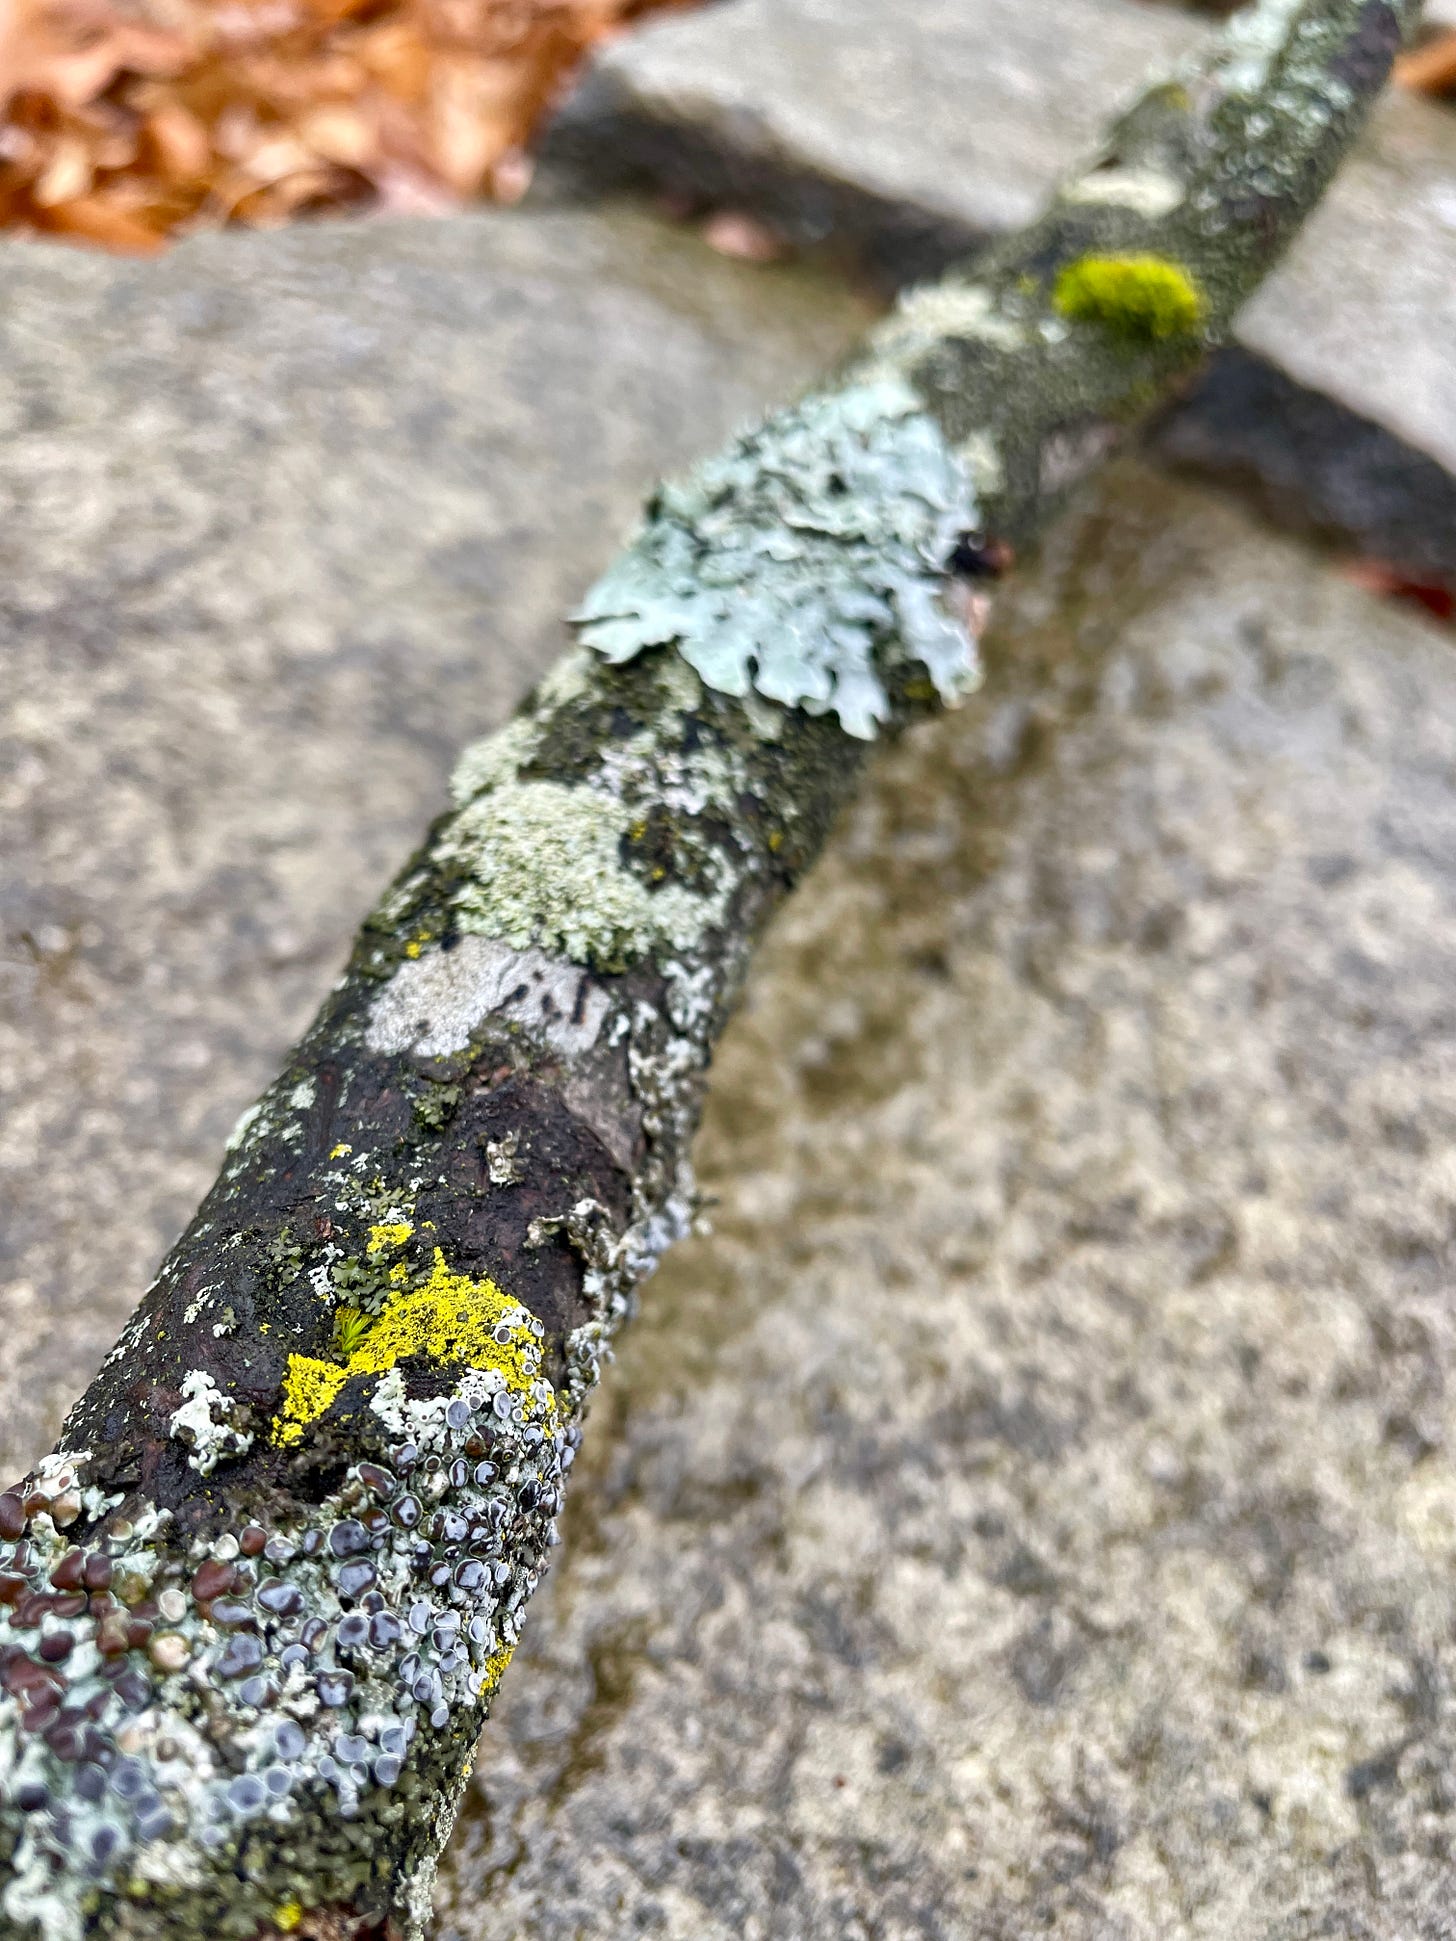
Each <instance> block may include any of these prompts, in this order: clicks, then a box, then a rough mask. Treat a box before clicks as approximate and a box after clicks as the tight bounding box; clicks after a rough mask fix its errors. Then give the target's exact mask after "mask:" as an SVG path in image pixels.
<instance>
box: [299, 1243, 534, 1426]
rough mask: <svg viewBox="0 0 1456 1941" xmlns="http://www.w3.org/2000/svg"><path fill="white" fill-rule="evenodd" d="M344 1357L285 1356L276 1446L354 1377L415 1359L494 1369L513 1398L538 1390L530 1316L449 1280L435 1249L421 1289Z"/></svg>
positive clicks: (458, 1278) (510, 1302)
mask: <svg viewBox="0 0 1456 1941" xmlns="http://www.w3.org/2000/svg"><path fill="white" fill-rule="evenodd" d="M356 1344H357V1345H354V1346H353V1347H352V1348H351V1350H350V1352H349V1353H348V1355H347V1356H346V1357H344V1358H343V1359H341V1360H339V1361H324V1360H322V1359H321V1358H320V1357H318V1356H316V1355H290V1356H289V1357H288V1372H287V1374H286V1375H285V1376H284V1378H283V1406H282V1408H281V1409H280V1410H279V1412H278V1414H277V1416H276V1417H275V1418H274V1422H273V1441H274V1442H275V1443H276V1444H278V1445H279V1446H280V1447H281V1448H288V1447H289V1446H290V1445H291V1444H293V1443H295V1442H297V1441H299V1440H300V1438H301V1437H302V1435H303V1432H304V1430H305V1429H306V1428H307V1427H308V1425H309V1424H310V1423H311V1422H316V1421H317V1420H318V1419H319V1417H320V1416H321V1415H323V1414H324V1413H325V1411H326V1410H327V1409H328V1408H329V1407H330V1406H331V1405H332V1403H333V1401H334V1398H335V1397H336V1396H337V1395H338V1392H339V1390H340V1389H341V1388H342V1387H343V1386H344V1384H345V1382H347V1381H350V1380H352V1378H353V1377H354V1376H355V1375H383V1374H385V1373H387V1371H388V1370H389V1369H391V1368H393V1367H394V1365H395V1363H396V1362H400V1361H406V1360H408V1359H409V1357H410V1356H412V1355H425V1356H428V1357H429V1359H430V1360H431V1361H436V1362H449V1363H455V1364H457V1365H459V1366H461V1367H467V1368H493V1369H495V1371H496V1373H497V1374H499V1375H500V1376H502V1377H503V1378H504V1381H505V1384H506V1387H507V1388H509V1389H512V1390H514V1391H515V1393H516V1394H518V1395H526V1396H531V1395H534V1394H535V1393H536V1391H537V1389H538V1386H539V1385H540V1384H541V1381H542V1377H541V1348H540V1343H539V1342H538V1340H537V1338H536V1331H535V1328H534V1326H533V1324H532V1321H531V1317H530V1315H529V1314H528V1312H527V1310H526V1309H525V1308H523V1307H522V1306H521V1304H520V1302H519V1301H517V1300H515V1299H513V1298H512V1296H511V1295H509V1294H506V1293H504V1292H503V1291H502V1290H501V1289H500V1288H499V1287H497V1286H496V1284H495V1282H494V1281H492V1280H472V1279H471V1278H470V1276H469V1275H468V1274H456V1273H452V1272H451V1270H450V1268H449V1267H447V1266H446V1264H445V1256H444V1255H443V1254H442V1253H441V1251H440V1249H439V1248H438V1247H437V1248H436V1249H435V1262H434V1266H433V1268H432V1270H431V1273H430V1278H429V1279H428V1281H426V1282H425V1284H424V1286H423V1287H417V1288H414V1289H413V1290H411V1291H409V1292H400V1293H395V1294H391V1295H390V1297H389V1299H388V1300H387V1302H386V1303H385V1306H384V1310H383V1312H382V1313H381V1314H380V1315H379V1316H378V1318H377V1319H376V1320H374V1321H372V1322H371V1323H370V1324H369V1326H368V1327H367V1329H365V1330H364V1331H363V1333H362V1335H360V1336H357V1337H356Z"/></svg>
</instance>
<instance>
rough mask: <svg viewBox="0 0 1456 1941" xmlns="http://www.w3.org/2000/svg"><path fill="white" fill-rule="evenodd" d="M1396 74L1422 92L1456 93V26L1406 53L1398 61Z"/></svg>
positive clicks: (1404, 84) (1403, 82)
mask: <svg viewBox="0 0 1456 1941" xmlns="http://www.w3.org/2000/svg"><path fill="white" fill-rule="evenodd" d="M1395 78H1396V80H1397V81H1399V82H1400V84H1401V85H1402V87H1407V88H1415V89H1417V90H1418V91H1419V92H1420V93H1421V94H1456V27H1448V28H1446V29H1445V30H1444V31H1443V32H1441V33H1438V34H1435V35H1433V36H1432V38H1431V39H1430V40H1428V41H1426V42H1425V44H1424V45H1423V46H1420V47H1417V48H1415V49H1413V50H1412V52H1410V53H1409V54H1405V55H1403V56H1402V57H1401V59H1400V60H1398V61H1397V62H1396V64H1395Z"/></svg>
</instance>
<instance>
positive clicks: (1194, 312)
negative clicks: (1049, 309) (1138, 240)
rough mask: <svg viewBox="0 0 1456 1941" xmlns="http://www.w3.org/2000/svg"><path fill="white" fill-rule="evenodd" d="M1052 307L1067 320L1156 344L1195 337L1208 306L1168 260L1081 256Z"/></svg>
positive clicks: (1059, 285) (1061, 281)
mask: <svg viewBox="0 0 1456 1941" xmlns="http://www.w3.org/2000/svg"><path fill="white" fill-rule="evenodd" d="M1052 302H1053V304H1054V305H1055V306H1056V308H1057V309H1058V310H1059V311H1060V313H1061V314H1062V316H1064V317H1075V318H1076V319H1077V320H1078V322H1082V323H1100V324H1102V325H1104V326H1105V327H1106V328H1107V329H1109V330H1115V331H1117V332H1118V333H1119V334H1120V335H1122V336H1124V337H1141V338H1147V339H1152V340H1155V341H1162V340H1164V339H1167V338H1170V337H1191V336H1192V335H1193V334H1194V333H1195V332H1196V331H1197V330H1198V328H1199V326H1200V325H1201V324H1202V322H1203V318H1204V312H1205V307H1206V306H1205V304H1204V300H1203V292H1202V291H1201V290H1200V289H1199V287H1198V285H1197V283H1196V282H1195V281H1194V280H1193V278H1192V277H1191V276H1190V275H1189V274H1188V272H1187V270H1185V269H1183V268H1182V267H1181V265H1179V264H1177V263H1173V262H1170V261H1169V260H1168V258H1167V257H1165V256H1080V257H1078V259H1077V261H1076V262H1075V263H1068V264H1067V266H1066V268H1065V269H1064V270H1062V271H1061V273H1060V274H1059V275H1058V277H1057V281H1056V287H1055V289H1054V290H1053V292H1052Z"/></svg>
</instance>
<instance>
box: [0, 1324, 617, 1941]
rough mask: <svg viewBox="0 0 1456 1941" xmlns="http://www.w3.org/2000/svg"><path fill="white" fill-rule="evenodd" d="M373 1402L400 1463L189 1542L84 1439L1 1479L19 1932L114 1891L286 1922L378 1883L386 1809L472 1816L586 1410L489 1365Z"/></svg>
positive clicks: (396, 1390) (124, 1900)
mask: <svg viewBox="0 0 1456 1941" xmlns="http://www.w3.org/2000/svg"><path fill="white" fill-rule="evenodd" d="M537 1326H538V1327H539V1324H537ZM370 1414H371V1418H372V1419H374V1421H375V1426H376V1428H377V1430H378V1442H379V1445H380V1446H379V1449H378V1452H377V1453H378V1456H379V1460H377V1461H368V1460H365V1459H363V1458H362V1457H361V1459H360V1460H358V1461H356V1462H355V1463H353V1464H352V1465H351V1466H350V1468H349V1470H348V1472H347V1474H346V1476H345V1478H344V1480H343V1481H342V1483H341V1484H340V1486H339V1487H338V1489H337V1490H336V1491H334V1492H332V1493H331V1494H330V1495H329V1496H328V1497H327V1498H326V1499H325V1501H324V1502H323V1503H321V1504H320V1505H318V1506H317V1508H316V1509H313V1510H312V1511H307V1510H297V1509H296V1510H293V1511H291V1512H289V1513H288V1514H286V1515H283V1516H281V1517H280V1518H278V1519H277V1520H276V1521H273V1522H264V1521H259V1520H256V1519H248V1520H246V1521H244V1522H243V1523H242V1524H241V1525H240V1527H239V1528H238V1529H237V1530H236V1531H230V1532H225V1533H224V1534H222V1535H221V1536H217V1537H212V1538H209V1539H204V1540H199V1541H198V1542H196V1543H195V1544H194V1545H192V1546H191V1547H190V1551H189V1550H184V1549H182V1548H181V1547H180V1546H179V1545H178V1544H177V1541H176V1536H175V1533H174V1532H173V1531H172V1530H171V1529H169V1527H168V1526H169V1523H170V1518H169V1517H168V1515H167V1513H165V1512H159V1511H155V1510H153V1511H142V1512H140V1513H134V1514H133V1515H131V1516H130V1517H128V1518H127V1519H126V1520H125V1521H118V1520H117V1519H116V1518H115V1517H114V1516H112V1517H108V1511H109V1509H110V1508H111V1507H112V1505H111V1504H109V1503H108V1502H107V1501H106V1500H104V1499H101V1498H100V1497H99V1496H98V1493H97V1492H96V1491H95V1490H94V1489H91V1488H90V1487H89V1486H88V1483H87V1471H88V1459H87V1456H86V1455H85V1454H84V1452H78V1453H75V1454H70V1455H65V1454H63V1455H57V1456H53V1457H49V1458H47V1459H46V1462H45V1463H43V1464H42V1465H41V1468H40V1471H39V1472H38V1474H37V1477H36V1478H35V1479H34V1481H33V1485H32V1488H31V1491H30V1494H29V1495H27V1496H25V1497H23V1498H22V1497H20V1496H17V1495H14V1494H10V1495H6V1496H4V1497H0V1531H3V1534H4V1536H5V1538H6V1539H8V1541H7V1542H6V1543H5V1545H4V1550H3V1555H0V1564H3V1569H0V1679H3V1683H4V1687H5V1692H6V1701H5V1703H4V1704H3V1706H0V1805H3V1808H4V1813H3V1819H4V1822H5V1844H6V1845H7V1846H8V1848H9V1853H8V1857H7V1861H6V1885H5V1887H4V1891H3V1896H0V1932H3V1933H5V1934H16V1935H20V1934H26V1935H29V1934H34V1935H37V1936H39V1937H41V1938H42V1941H79V1937H80V1936H81V1935H82V1933H83V1931H84V1928H83V1923H84V1922H85V1920H86V1918H87V1914H88V1910H89V1911H93V1912H94V1910H95V1909H96V1908H97V1907H98V1906H100V1905H102V1903H103V1896H104V1897H105V1903H106V1904H107V1905H109V1906H110V1907H111V1908H112V1910H113V1911H112V1912H111V1913H109V1914H108V1915H107V1917H106V1918H107V1920H108V1923H109V1925H108V1926H107V1929H106V1931H107V1932H108V1933H113V1934H116V1935H122V1934H126V1935H130V1934H132V1933H133V1932H135V1933H136V1934H137V1935H142V1934H147V1933H155V1932H157V1931H158V1913H159V1909H160V1908H161V1907H167V1906H171V1907H173V1908H178V1907H183V1906H186V1905H188V1904H189V1903H190V1901H191V1900H192V1898H193V1897H194V1896H198V1897H199V1900H198V1919H197V1922H196V1927H195V1931H196V1932H197V1933H198V1934H202V1933H204V1932H207V1933H211V1934H217V1935H233V1934H237V1935H252V1934H254V1933H255V1932H257V1931H258V1929H259V1928H260V1927H262V1926H264V1925H266V1924H267V1923H269V1922H272V1923H274V1924H275V1925H277V1926H278V1927H280V1928H281V1929H282V1930H283V1931H285V1932H287V1931H288V1930H289V1929H290V1928H291V1927H292V1926H294V1925H297V1924H298V1922H299V1921H300V1919H301V1918H302V1915H303V1912H304V1910H305V1909H306V1908H308V1907H310V1906H313V1905H316V1904H317V1902H318V1900H319V1899H320V1897H321V1896H327V1894H328V1892H329V1889H330V1888H331V1887H332V1888H333V1890H334V1891H335V1892H337V1893H338V1894H339V1895H340V1897H341V1898H344V1897H346V1896H347V1895H348V1894H349V1893H350V1892H351V1891H352V1890H356V1889H357V1887H358V1886H359V1884H360V1883H368V1882H369V1881H370V1880H371V1878H372V1876H373V1874H374V1873H375V1871H376V1869H377V1867H378V1865H379V1864H380V1863H379V1860H378V1857H377V1856H378V1849H379V1846H380V1833H381V1831H382V1830H383V1829H384V1828H387V1827H390V1826H392V1825H393V1824H394V1823H395V1822H401V1823H408V1821H409V1820H410V1819H411V1818H412V1817H413V1818H417V1819H419V1821H420V1824H421V1829H422V1835H423V1834H424V1830H425V1829H426V1828H427V1826H428V1824H429V1822H430V1821H431V1820H432V1819H433V1818H435V1817H437V1816H438V1814H439V1813H440V1812H442V1811H443V1812H444V1813H445V1814H446V1815H447V1817H448V1816H449V1815H450V1814H451V1813H453V1808H454V1803H455V1799H456V1797H457V1796H458V1791H459V1788H460V1786H461V1785H462V1784H463V1782H464V1776H465V1772H466V1770H467V1768H468V1763H469V1757H470V1753H471V1750H472V1748H473V1746H474V1741H475V1734H476V1731H477V1729H478V1726H479V1720H480V1706H481V1703H482V1701H483V1700H484V1699H488V1697H489V1694H490V1693H491V1691H493V1690H494V1688H495V1685H496V1683H497V1682H498V1680H499V1677H500V1674H501V1671H502V1670H503V1668H504V1665H505V1662H506V1660H507V1659H508V1658H509V1656H510V1653H511V1650H512V1648H513V1646H514V1644H515V1642H516V1639H517V1637H518V1635H519V1630H520V1624H521V1618H522V1611H523V1607H524V1605H525V1602H526V1600H527V1598H528V1597H529V1595H530V1593H531V1591H532V1590H533V1589H534V1588H535V1584H536V1579H537V1576H538V1573H539V1570H540V1568H541V1566H542V1560H543V1559H544V1556H545V1552H546V1550H547V1548H548V1546H549V1545H550V1544H551V1543H552V1542H554V1540H555V1530H554V1519H555V1515H556V1512H557V1510H558V1508H559V1506H560V1501H561V1488H562V1483H563V1480H564V1476H565V1472H566V1470H567V1469H568V1468H569V1467H570V1464H571V1460H572V1456H573V1453H574V1450H575V1446H576V1443H577V1441H578V1440H579V1430H577V1429H576V1428H574V1427H566V1426H563V1424H562V1422H561V1420H560V1419H559V1418H558V1413H557V1409H556V1406H555V1401H554V1397H553V1396H552V1394H551V1391H550V1389H549V1385H547V1384H544V1383H542V1384H538V1385H537V1389H536V1391H535V1392H533V1393H529V1394H526V1395H522V1394H519V1393H514V1392H512V1390H511V1388H510V1387H509V1386H508V1385H507V1383H505V1382H504V1381H503V1380H502V1379H501V1377H500V1376H499V1375H498V1374H496V1373H495V1372H494V1371H491V1370H477V1369H468V1370H466V1371H464V1372H463V1373H462V1374H461V1376H460V1378H459V1380H458V1382H457V1383H456V1384H455V1386H454V1387H453V1388H452V1389H451V1390H449V1391H448V1392H445V1393H437V1394H435V1395H432V1396H411V1394H410V1393H409V1391H408V1390H407V1388H406V1386H405V1384H404V1382H403V1380H402V1379H401V1372H400V1371H399V1370H394V1371H392V1372H391V1373H390V1374H389V1375H387V1376H386V1377H385V1378H384V1380H383V1381H381V1382H380V1383H379V1384H378V1387H377V1389H376V1390H375V1393H374V1396H373V1398H372V1401H371V1404H370ZM374 1439H375V1438H374V1437H373V1436H371V1437H370V1438H369V1440H371V1441H372V1440H374ZM116 1500H119V1499H116ZM98 1518H99V1519H100V1523H99V1528H98V1527H97V1519H98ZM72 1526H78V1527H82V1528H85V1527H87V1526H90V1527H91V1528H92V1531H93V1534H91V1535H88V1536H84V1537H83V1538H82V1539H81V1541H80V1542H79V1543H73V1542H72V1541H71V1539H70V1536H69V1534H68V1532H69V1531H70V1530H71V1528H72ZM417 1741H418V1742H420V1743H417ZM424 1742H430V1744H431V1745H432V1747H433V1751H432V1752H427V1751H426V1748H425V1744H424ZM321 1843H322V1846H323V1848H324V1849H326V1850H324V1851H320V1845H321ZM435 1844H437V1843H436V1842H435V1841H434V1840H433V1839H431V1838H429V1837H422V1839H421V1842H420V1846H421V1853H422V1860H421V1865H420V1869H419V1873H418V1877H417V1879H416V1880H415V1881H414V1883H413V1884H412V1887H411V1889H410V1890H409V1895H408V1898H409V1900H410V1902H411V1903H412V1905H411V1906H410V1908H409V1912H410V1913H411V1914H412V1915H413V1917H414V1919H415V1920H416V1921H418V1920H420V1919H422V1918H423V1916H424V1914H425V1912H426V1911H427V1907H428V1892H429V1874H430V1867H431V1861H430V1858H429V1855H430V1852H431V1850H432V1849H433V1847H434V1845H435ZM290 1846H291V1851H292V1855H293V1859H292V1863H291V1864H290V1863H289V1862H288V1860H287V1859H286V1858H284V1859H282V1860H280V1858H279V1855H280V1852H281V1853H282V1854H283V1855H285V1856H286V1855H287V1854H288V1853H289V1851H290ZM224 1877H229V1878H232V1881H233V1885H232V1887H231V1889H230V1890H229V1893H228V1896H227V1904H226V1905H225V1906H213V1905H211V1903H212V1902H213V1901H215V1898H216V1883H217V1881H218V1880H219V1879H222V1878H224ZM117 1896H119V1897H120V1906H117V1905H116V1901H115V1899H114V1897H117ZM129 1902H130V1903H132V1904H133V1905H135V1906H136V1909H137V1919H138V1920H139V1921H140V1923H141V1925H140V1926H134V1925H133V1922H132V1920H131V1917H130V1916H129V1914H128V1912H127V1904H128V1903H129ZM167 1931H168V1932H173V1931H175V1929H174V1927H171V1926H169V1927H168V1930H167ZM186 1931H187V1932H189V1933H190V1932H193V1931H194V1929H193V1927H192V1926H191V1925H189V1926H188V1927H187V1930H186Z"/></svg>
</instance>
